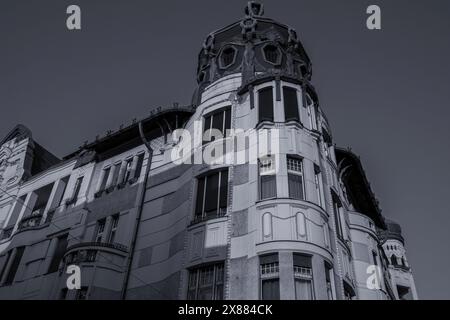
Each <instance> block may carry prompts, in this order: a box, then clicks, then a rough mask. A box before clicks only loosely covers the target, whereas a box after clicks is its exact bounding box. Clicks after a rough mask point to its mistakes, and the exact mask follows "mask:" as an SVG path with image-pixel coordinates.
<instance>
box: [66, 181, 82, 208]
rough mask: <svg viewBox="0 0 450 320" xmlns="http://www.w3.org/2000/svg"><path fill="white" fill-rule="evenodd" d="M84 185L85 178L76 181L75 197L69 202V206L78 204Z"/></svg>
mask: <svg viewBox="0 0 450 320" xmlns="http://www.w3.org/2000/svg"><path fill="white" fill-rule="evenodd" d="M82 184H83V177H79V178H78V179H77V181H75V187H74V188H73V195H72V198H71V199H70V200H69V203H68V204H74V203H76V201H77V199H78V196H79V194H80V190H81V185H82Z"/></svg>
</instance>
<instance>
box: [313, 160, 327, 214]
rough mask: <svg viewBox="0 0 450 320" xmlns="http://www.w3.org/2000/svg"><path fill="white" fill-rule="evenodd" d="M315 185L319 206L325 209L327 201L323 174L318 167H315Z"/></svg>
mask: <svg viewBox="0 0 450 320" xmlns="http://www.w3.org/2000/svg"><path fill="white" fill-rule="evenodd" d="M314 184H315V187H316V195H317V204H318V205H319V206H320V207H323V206H324V204H325V199H324V195H323V187H322V173H321V172H320V168H319V166H317V165H314Z"/></svg>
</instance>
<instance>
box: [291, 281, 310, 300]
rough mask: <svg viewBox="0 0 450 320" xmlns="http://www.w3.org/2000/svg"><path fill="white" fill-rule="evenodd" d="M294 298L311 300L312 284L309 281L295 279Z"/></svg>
mask: <svg viewBox="0 0 450 320" xmlns="http://www.w3.org/2000/svg"><path fill="white" fill-rule="evenodd" d="M295 298H296V299H297V300H312V283H311V281H310V280H303V279H295Z"/></svg>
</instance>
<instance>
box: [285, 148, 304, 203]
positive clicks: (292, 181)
mask: <svg viewBox="0 0 450 320" xmlns="http://www.w3.org/2000/svg"><path fill="white" fill-rule="evenodd" d="M287 169H288V181H289V197H290V198H292V199H297V200H305V189H304V184H303V164H302V160H301V159H299V158H294V157H289V156H288V157H287Z"/></svg>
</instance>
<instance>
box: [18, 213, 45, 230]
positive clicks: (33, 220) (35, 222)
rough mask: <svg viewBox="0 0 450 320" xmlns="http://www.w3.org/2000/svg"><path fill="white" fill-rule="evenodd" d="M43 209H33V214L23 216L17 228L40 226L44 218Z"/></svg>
mask: <svg viewBox="0 0 450 320" xmlns="http://www.w3.org/2000/svg"><path fill="white" fill-rule="evenodd" d="M42 216H43V215H42V213H41V210H36V211H33V213H32V214H31V216H28V217H25V218H23V219H22V220H21V221H20V222H19V225H18V227H17V230H25V229H31V228H35V227H38V226H39V225H40V224H41V220H42Z"/></svg>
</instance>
